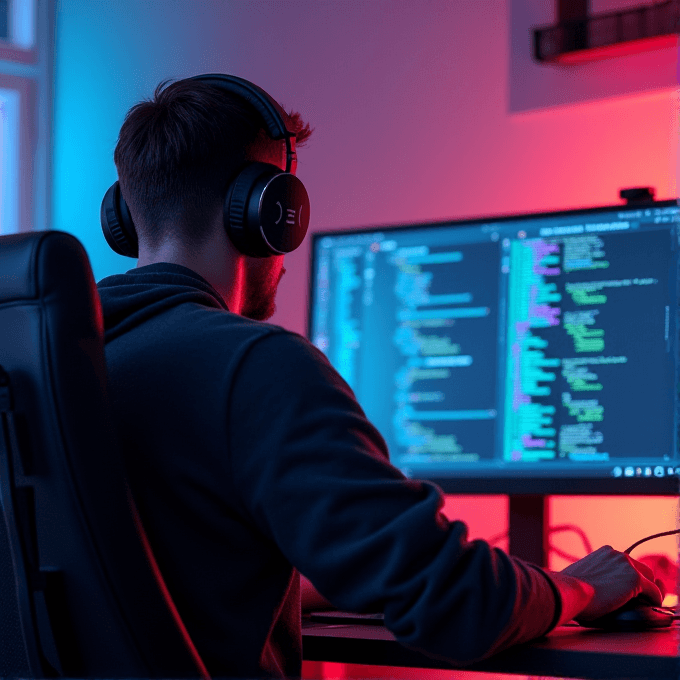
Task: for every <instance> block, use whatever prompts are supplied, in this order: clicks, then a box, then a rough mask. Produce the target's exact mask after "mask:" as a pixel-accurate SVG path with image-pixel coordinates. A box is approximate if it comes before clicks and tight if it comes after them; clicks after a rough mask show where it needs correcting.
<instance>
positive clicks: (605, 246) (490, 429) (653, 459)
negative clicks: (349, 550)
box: [308, 200, 680, 564]
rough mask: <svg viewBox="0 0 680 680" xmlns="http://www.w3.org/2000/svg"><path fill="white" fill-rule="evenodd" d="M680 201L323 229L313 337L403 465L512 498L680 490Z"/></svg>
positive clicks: (526, 525)
mask: <svg viewBox="0 0 680 680" xmlns="http://www.w3.org/2000/svg"><path fill="white" fill-rule="evenodd" d="M679 252H680V207H679V206H678V202H677V201H675V200H673V201H657V202H648V203H644V204H639V205H628V206H621V205H619V206H608V207H601V208H591V209H587V210H574V211H564V212H552V213H541V214H524V215H513V216H508V217H492V218H482V219H474V220H462V221H447V222H437V223H425V224H409V225H394V226H378V227H371V228H366V229H352V230H342V231H333V232H325V233H315V234H314V235H313V237H312V267H311V275H310V284H311V285H310V288H311V290H310V307H309V319H308V321H309V324H308V325H309V338H310V339H311V341H312V342H313V343H314V344H315V345H316V346H317V347H318V348H319V349H320V350H322V351H323V352H324V353H325V354H326V355H327V356H328V358H329V360H330V361H331V363H332V364H333V365H334V366H335V368H336V369H337V370H338V372H339V373H340V374H341V375H342V376H343V378H344V379H345V380H346V381H347V382H348V383H349V385H350V387H351V388H352V389H353V390H354V392H355V394H356V396H357V399H358V401H359V403H360V404H361V406H362V407H363V409H364V411H365V412H366V414H367V416H368V418H369V419H370V420H371V421H372V422H373V423H374V424H375V425H376V427H377V428H378V429H379V431H380V432H381V434H382V435H383V437H384V438H385V440H386V442H387V444H388V447H389V450H390V457H391V461H392V463H393V464H394V465H395V466H396V467H398V468H400V469H401V470H402V471H403V473H404V474H405V475H406V476H408V477H417V478H421V479H429V480H432V481H434V482H435V483H437V484H438V485H439V486H440V487H441V488H442V490H443V491H444V492H446V493H463V494H465V493H466V494H508V495H509V496H510V551H511V552H512V553H513V554H516V555H518V556H521V557H524V558H525V559H529V560H531V561H533V562H536V563H539V564H545V563H546V559H545V533H546V532H545V527H544V521H545V507H546V496H547V495H548V494H567V495H579V494H639V495H642V494H644V495H647V494H657V495H675V494H677V493H678V475H679V474H680V456H679V454H678V418H677V414H678V406H679V403H678V402H679V400H678V389H677V385H678V378H679V372H678V332H679V328H680V324H679V318H678V296H679V293H678V272H679V270H678V267H679V259H678V254H679Z"/></svg>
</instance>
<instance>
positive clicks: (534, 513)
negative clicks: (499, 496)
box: [508, 494, 548, 568]
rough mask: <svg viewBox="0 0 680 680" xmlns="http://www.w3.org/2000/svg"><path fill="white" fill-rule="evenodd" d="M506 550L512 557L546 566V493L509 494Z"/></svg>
mask: <svg viewBox="0 0 680 680" xmlns="http://www.w3.org/2000/svg"><path fill="white" fill-rule="evenodd" d="M509 500H510V503H509V507H508V527H509V532H508V534H509V552H510V554H511V555H513V556H514V557H519V558H520V559H522V560H524V561H526V562H531V563H532V564H536V565H538V566H539V567H543V568H547V567H548V497H547V496H544V495H539V494H536V495H534V494H531V495H529V494H527V495H514V494H511V495H510V496H509Z"/></svg>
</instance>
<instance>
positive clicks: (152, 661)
mask: <svg viewBox="0 0 680 680" xmlns="http://www.w3.org/2000/svg"><path fill="white" fill-rule="evenodd" d="M103 336H104V333H103V320H102V312H101V305H100V302H99V296H98V294H97V288H96V286H95V282H94V277H93V275H92V270H91V268H90V264H89V260H88V258H87V254H86V253H85V250H84V248H83V247H82V245H81V244H80V242H79V241H78V240H77V239H76V238H75V237H73V236H71V235H70V234H66V233H64V232H59V231H43V232H32V233H23V234H12V235H6V236H0V500H1V501H2V515H3V518H2V519H3V521H0V677H21V676H23V677H34V678H48V677H74V678H77V677H89V678H102V677H106V678H122V677H128V678H129V677H136V678H147V677H148V678H152V677H167V678H178V677H184V678H192V677H204V678H208V677H209V676H208V674H207V671H206V670H205V667H204V666H203V664H202V661H201V659H200V657H199V655H198V653H197V652H196V650H195V648H194V647H193V645H192V643H191V640H190V638H189V636H188V633H187V632H186V629H185V628H184V626H183V623H182V621H181V618H180V617H179V614H178V613H177V611H176V609H175V608H174V605H173V603H172V598H171V595H170V594H169V593H168V592H167V589H166V588H165V585H164V583H163V579H162V575H161V573H160V570H159V569H158V567H157V565H156V563H155V560H154V558H153V553H152V551H151V548H150V546H149V543H148V540H147V538H146V535H145V533H144V529H143V526H142V524H141V521H140V518H139V515H138V514H137V511H136V508H135V505H134V501H133V499H132V496H131V495H130V493H129V490H128V487H127V484H126V478H125V470H124V462H123V456H122V455H121V451H120V449H119V448H118V444H117V442H116V436H115V428H114V424H113V422H112V418H111V416H110V415H109V410H108V402H107V393H106V367H105V360H104V340H103Z"/></svg>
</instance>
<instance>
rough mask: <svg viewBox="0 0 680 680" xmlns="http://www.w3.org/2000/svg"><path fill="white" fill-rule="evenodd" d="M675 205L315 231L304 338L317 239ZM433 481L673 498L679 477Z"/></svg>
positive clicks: (456, 487) (465, 490)
mask: <svg viewBox="0 0 680 680" xmlns="http://www.w3.org/2000/svg"><path fill="white" fill-rule="evenodd" d="M679 204H680V200H678V199H665V200H661V201H647V202H644V203H631V204H626V203H620V204H615V205H604V206H596V207H589V208H575V209H570V210H556V211H541V212H527V213H512V214H509V213H505V214H502V215H485V216H483V217H471V218H456V219H447V220H436V221H434V220H433V221H426V222H402V223H397V224H390V223H383V224H373V225H370V226H368V227H347V228H341V229H329V230H323V231H315V232H313V233H312V234H311V243H310V246H311V248H310V258H309V271H308V303H307V319H306V329H307V338H308V339H309V341H310V342H311V339H312V323H313V313H312V311H313V309H314V303H315V297H314V288H315V286H314V283H315V282H314V272H315V255H316V250H317V248H316V244H317V241H318V240H319V239H321V238H325V237H328V236H347V235H352V234H366V233H370V232H375V231H386V232H390V233H392V232H397V231H404V230H407V229H432V228H437V227H441V228H456V227H474V226H475V225H481V224H485V223H488V222H492V223H494V224H502V223H508V222H513V221H524V220H540V219H545V218H559V217H570V216H577V215H588V214H593V213H602V212H620V211H629V210H631V211H632V210H637V209H650V208H669V207H675V206H678V205H679ZM422 479H426V480H428V481H431V482H433V483H434V484H437V485H438V486H439V487H440V488H441V489H442V491H443V492H444V493H450V494H471V495H562V496H581V495H589V496H590V495H594V496H597V495H607V496H611V495H616V496H619V495H625V496H677V495H678V494H679V493H680V477H678V476H676V475H672V476H671V475H667V476H664V477H660V478H659V477H642V478H638V477H634V478H619V479H615V478H604V479H603V478H599V477H593V478H587V477H586V478H583V477H577V478H565V477H536V476H532V477H521V476H512V477H510V476H508V477H487V476H479V477H477V476H473V475H470V474H467V475H466V476H465V477H455V478H454V477H441V476H437V475H434V476H432V477H422Z"/></svg>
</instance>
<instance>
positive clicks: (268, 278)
mask: <svg viewBox="0 0 680 680" xmlns="http://www.w3.org/2000/svg"><path fill="white" fill-rule="evenodd" d="M285 273H286V269H285V267H281V270H280V271H279V273H278V275H277V274H276V272H275V270H273V269H270V268H267V267H259V268H257V269H253V270H251V271H249V272H248V275H247V285H246V290H247V293H246V298H245V300H244V302H243V309H242V310H241V316H245V317H246V318H247V319H252V320H253V321H266V320H267V319H270V318H271V317H272V316H274V312H276V291H277V290H278V287H279V282H280V281H281V279H282V278H283V275H284V274H285Z"/></svg>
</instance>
